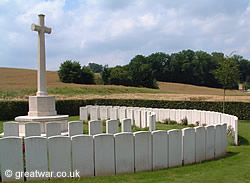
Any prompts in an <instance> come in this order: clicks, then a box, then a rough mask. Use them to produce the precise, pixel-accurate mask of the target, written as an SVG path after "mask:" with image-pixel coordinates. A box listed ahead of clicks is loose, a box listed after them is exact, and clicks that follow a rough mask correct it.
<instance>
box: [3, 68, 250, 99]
mask: <svg viewBox="0 0 250 183" xmlns="http://www.w3.org/2000/svg"><path fill="white" fill-rule="evenodd" d="M36 80H37V76H36V70H28V69H16V68H3V67H0V91H1V92H2V95H3V94H5V93H11V92H13V93H15V94H14V95H13V96H12V95H10V96H8V97H1V99H2V100H3V99H10V100H19V99H20V100H27V99H28V96H29V95H35V90H36V89H35V88H36ZM158 85H159V88H160V89H159V90H154V89H147V88H136V87H125V86H114V85H82V84H71V83H62V82H60V81H59V78H58V75H57V72H56V71H47V87H48V91H49V94H51V95H55V96H56V97H57V99H91V98H122V99H128V98H133V99H156V100H195V101H222V100H223V90H222V89H216V88H209V87H201V86H194V85H188V84H180V83H169V82H158ZM18 95H19V96H18ZM226 95H227V96H226V100H227V101H242V102H250V94H248V93H244V92H241V91H238V90H227V92H226ZM0 96H1V95H0Z"/></svg>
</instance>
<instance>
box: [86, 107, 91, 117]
mask: <svg viewBox="0 0 250 183" xmlns="http://www.w3.org/2000/svg"><path fill="white" fill-rule="evenodd" d="M86 107H87V110H88V115H89V114H90V113H91V109H92V107H93V106H92V105H86Z"/></svg>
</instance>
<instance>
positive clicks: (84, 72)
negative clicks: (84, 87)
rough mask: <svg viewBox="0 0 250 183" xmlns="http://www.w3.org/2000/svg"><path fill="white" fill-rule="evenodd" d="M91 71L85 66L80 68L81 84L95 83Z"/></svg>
mask: <svg viewBox="0 0 250 183" xmlns="http://www.w3.org/2000/svg"><path fill="white" fill-rule="evenodd" d="M94 79H95V77H94V73H93V71H92V70H91V69H90V68H89V67H86V66H83V67H82V69H81V84H95V81H94Z"/></svg>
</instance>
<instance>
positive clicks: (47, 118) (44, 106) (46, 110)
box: [15, 14, 68, 134]
mask: <svg viewBox="0 0 250 183" xmlns="http://www.w3.org/2000/svg"><path fill="white" fill-rule="evenodd" d="M38 17H39V18H38V24H32V25H31V30H32V31H37V32H38V59H37V61H38V62H37V65H38V68H37V92H36V96H30V97H29V112H28V116H19V117H16V118H15V121H17V122H19V132H20V133H21V134H23V133H24V132H25V131H24V130H25V127H24V126H25V123H27V122H40V124H41V133H44V132H45V123H46V122H60V123H61V126H62V130H61V131H62V132H65V131H67V128H68V126H67V122H68V115H57V112H56V109H55V97H54V96H48V92H47V88H46V62H45V33H47V34H50V33H51V28H49V27H46V26H45V25H44V15H42V14H40V15H38Z"/></svg>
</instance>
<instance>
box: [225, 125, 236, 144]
mask: <svg viewBox="0 0 250 183" xmlns="http://www.w3.org/2000/svg"><path fill="white" fill-rule="evenodd" d="M234 136H235V134H234V129H233V127H232V126H231V125H229V126H228V128H227V145H229V146H233V145H235V141H234V139H235V138H234Z"/></svg>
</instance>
